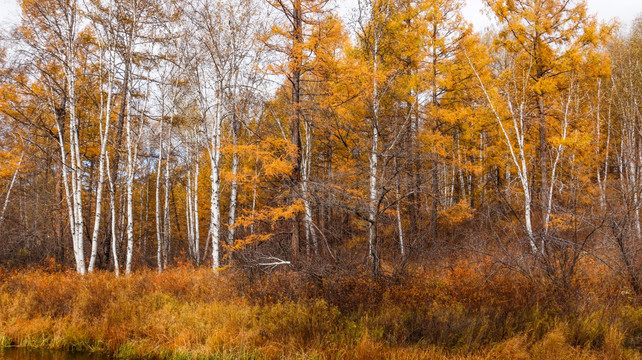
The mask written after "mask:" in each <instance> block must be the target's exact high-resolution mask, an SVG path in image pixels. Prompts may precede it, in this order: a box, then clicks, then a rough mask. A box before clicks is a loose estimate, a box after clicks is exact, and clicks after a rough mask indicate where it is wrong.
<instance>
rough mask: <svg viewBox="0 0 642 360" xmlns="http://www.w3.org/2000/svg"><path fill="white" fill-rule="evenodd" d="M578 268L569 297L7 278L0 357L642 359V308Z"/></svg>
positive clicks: (426, 276) (182, 275)
mask: <svg viewBox="0 0 642 360" xmlns="http://www.w3.org/2000/svg"><path fill="white" fill-rule="evenodd" d="M580 267H581V268H582V270H583V271H582V274H583V275H582V276H581V277H578V278H577V279H576V281H574V282H573V283H572V284H570V285H569V286H570V287H569V288H567V289H564V291H563V292H561V291H559V290H560V289H559V288H558V287H556V286H554V285H553V284H551V283H550V282H547V280H542V279H540V280H541V281H537V280H535V279H534V278H532V279H529V278H528V277H526V276H524V275H522V274H518V273H516V272H513V271H506V270H505V269H504V270H502V269H499V268H498V267H497V266H496V264H495V265H494V264H493V263H492V262H489V261H483V260H481V261H475V262H461V261H457V262H454V261H453V262H449V263H445V262H442V263H441V264H440V266H439V269H437V267H431V270H428V269H427V268H425V269H424V268H418V267H417V268H412V269H411V268H408V269H406V270H405V271H404V273H403V274H401V273H395V272H394V271H393V272H390V273H385V274H383V275H381V276H380V277H378V278H377V279H373V278H372V277H371V276H370V275H369V274H368V272H367V271H364V275H363V276H359V275H356V274H355V273H354V272H352V273H351V274H348V273H344V272H341V271H334V272H333V273H325V275H320V274H319V273H316V274H315V273H314V272H313V271H310V269H308V270H309V271H294V270H275V271H273V272H271V273H263V272H261V273H253V274H249V273H247V272H244V271H241V270H223V271H221V272H220V273H218V274H215V273H213V272H212V271H211V270H206V269H194V268H192V267H191V266H188V265H180V266H177V267H174V268H171V269H168V270H166V271H164V272H162V273H157V272H155V271H151V270H144V271H137V272H135V273H133V274H131V275H129V276H126V277H115V276H114V274H113V273H109V272H97V273H94V274H91V275H86V276H80V275H78V274H76V273H75V272H71V271H65V270H64V269H62V268H61V267H60V266H57V265H55V264H54V263H50V264H49V265H43V266H40V267H34V268H31V269H29V270H20V271H17V270H15V271H9V270H5V271H3V272H2V273H0V309H1V310H0V345H1V346H2V347H4V348H6V347H29V348H46V349H63V350H67V351H80V352H95V353H101V354H108V355H110V356H114V357H115V358H117V359H139V358H140V359H638V358H642V353H641V352H640V350H641V349H642V302H641V301H640V298H639V297H636V296H633V295H632V294H631V292H630V291H628V290H627V289H628V287H627V285H626V284H623V283H622V282H620V281H618V280H617V279H614V278H613V277H612V276H611V275H609V272H608V271H604V269H603V267H602V266H600V265H599V264H596V263H593V262H591V261H590V260H588V259H587V260H586V261H583V262H582V263H581V265H580ZM299 270H301V269H299ZM391 270H392V269H391ZM1 354H2V350H0V356H1Z"/></svg>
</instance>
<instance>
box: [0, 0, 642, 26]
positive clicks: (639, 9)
mask: <svg viewBox="0 0 642 360" xmlns="http://www.w3.org/2000/svg"><path fill="white" fill-rule="evenodd" d="M335 2H336V3H337V4H339V8H340V10H341V13H343V14H345V13H349V12H350V10H349V9H350V8H353V7H354V6H355V5H354V4H356V2H357V1H356V0H335ZM587 2H588V6H589V12H590V13H593V14H597V16H598V18H599V19H601V20H611V19H614V18H618V19H619V20H620V21H621V23H622V24H623V25H628V24H630V23H631V21H632V20H633V19H634V18H635V17H636V16H638V15H641V14H642V0H587ZM19 14H20V11H19V8H18V2H17V0H0V26H2V27H3V28H7V27H8V26H11V25H13V24H16V23H17V22H18V18H19ZM464 16H465V17H466V19H468V21H470V22H472V23H473V25H474V27H475V30H477V31H481V30H483V29H484V28H485V27H487V26H489V25H490V23H491V22H490V20H489V19H488V17H487V15H486V14H485V12H484V10H483V6H482V2H481V0H467V5H466V7H465V9H464Z"/></svg>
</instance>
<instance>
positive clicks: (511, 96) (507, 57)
mask: <svg viewBox="0 0 642 360" xmlns="http://www.w3.org/2000/svg"><path fill="white" fill-rule="evenodd" d="M485 2H486V5H487V6H488V9H489V10H490V12H491V14H493V15H494V16H495V18H496V22H495V25H496V26H497V29H498V30H497V31H491V32H488V33H485V34H477V33H475V32H473V31H472V27H471V26H470V25H469V24H468V23H466V21H465V19H463V18H462V15H461V8H462V6H463V2H462V1H447V0H362V1H359V6H358V8H357V9H356V10H355V12H354V13H353V14H352V15H351V17H350V20H349V21H344V20H342V19H341V18H340V17H339V16H338V15H337V13H336V12H335V11H334V10H333V8H332V4H328V3H327V1H324V0H289V1H281V0H269V1H264V2H261V1H258V0H233V1H216V0H197V1H187V2H177V1H164V0H92V1H87V2H79V1H77V0H38V1H34V0H23V1H22V2H21V6H22V22H21V24H20V25H19V26H18V27H17V28H15V29H13V31H12V32H11V34H7V36H6V37H5V39H4V41H3V43H2V45H3V51H2V72H1V73H0V76H1V78H2V82H1V83H0V85H1V87H0V92H1V93H2V97H1V98H0V114H1V117H0V138H1V143H0V161H1V162H2V165H1V166H0V190H1V191H0V195H1V196H2V198H1V199H0V200H1V201H0V206H1V208H0V211H1V213H0V239H1V241H2V246H1V247H0V264H2V265H5V266H20V265H23V264H26V263H34V262H40V261H43V260H44V259H46V258H50V257H52V258H54V259H55V261H56V262H58V263H60V264H65V265H68V264H69V265H70V264H74V265H75V268H76V270H77V271H78V272H80V273H84V272H85V271H89V272H92V271H94V270H95V269H98V268H100V269H113V270H115V271H116V272H117V273H118V272H119V271H125V272H127V273H129V272H131V271H135V269H136V268H141V267H153V268H157V269H158V270H159V271H162V270H163V269H164V268H165V267H167V266H169V265H171V264H174V263H176V262H179V261H190V262H193V264H194V265H196V266H199V265H207V266H210V267H213V268H214V269H219V268H221V267H222V266H224V265H226V264H232V265H234V266H240V267H242V268H244V269H249V271H255V270H258V269H260V270H271V269H274V268H277V267H290V268H293V269H304V270H306V271H308V272H311V273H312V274H316V275H315V276H323V275H324V274H326V273H327V272H328V271H331V270H333V269H334V270H337V269H342V270H345V271H367V272H368V273H370V274H371V275H372V276H375V277H377V276H379V275H380V274H381V273H390V272H393V271H396V272H399V271H402V270H403V269H405V268H407V267H408V266H410V265H412V266H414V265H430V264H434V263H435V262H437V261H438V260H439V259H456V258H460V257H469V256H471V254H476V256H479V257H486V258H487V259H490V260H491V261H495V262H497V263H498V264H502V266H505V267H507V268H510V269H514V270H518V271H520V272H521V273H523V274H525V275H528V276H529V277H531V278H533V279H543V280H542V281H548V282H550V283H551V284H553V285H554V287H555V288H558V289H566V288H568V287H569V286H571V285H572V284H573V282H574V279H575V278H576V275H577V271H576V270H577V269H578V263H579V262H581V261H582V259H585V258H590V259H592V261H597V262H598V263H600V264H602V265H604V266H605V267H606V268H608V269H609V271H611V272H612V274H613V275H614V276H617V277H619V278H621V279H622V280H625V281H626V282H627V283H628V285H629V286H630V287H631V289H632V290H633V291H635V292H636V293H639V292H642V284H641V283H640V281H642V280H641V279H640V275H642V273H641V271H642V262H641V261H640V254H639V251H640V250H641V249H642V246H641V245H642V226H641V224H640V202H641V201H642V199H641V195H642V194H641V191H642V168H641V166H642V146H641V143H640V142H641V140H642V133H641V132H640V130H641V124H640V117H641V113H640V111H641V109H642V83H641V81H642V80H641V79H642V62H641V60H642V21H641V20H640V19H638V20H637V21H635V22H634V23H633V24H631V25H630V26H629V27H624V28H623V30H616V29H615V28H614V27H613V26H612V25H608V24H599V23H598V22H597V21H596V20H595V18H594V17H593V16H592V15H590V14H588V13H587V9H586V5H585V3H583V2H577V1H559V0H511V1H508V0H486V1H485Z"/></svg>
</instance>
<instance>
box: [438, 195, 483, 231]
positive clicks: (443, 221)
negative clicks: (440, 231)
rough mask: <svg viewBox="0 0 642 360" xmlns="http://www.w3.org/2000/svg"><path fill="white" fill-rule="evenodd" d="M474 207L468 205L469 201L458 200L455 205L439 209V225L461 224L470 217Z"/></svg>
mask: <svg viewBox="0 0 642 360" xmlns="http://www.w3.org/2000/svg"><path fill="white" fill-rule="evenodd" d="M474 212H475V209H473V208H471V207H470V202H469V201H466V200H463V199H462V200H460V201H459V202H458V203H456V204H455V205H453V206H451V207H449V208H447V209H443V210H440V211H439V225H440V226H443V227H451V226H457V225H460V224H463V223H464V222H466V221H468V220H470V219H472V217H473V214H474Z"/></svg>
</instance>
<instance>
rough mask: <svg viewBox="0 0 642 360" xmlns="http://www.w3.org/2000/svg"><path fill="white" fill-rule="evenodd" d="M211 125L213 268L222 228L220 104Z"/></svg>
mask: <svg viewBox="0 0 642 360" xmlns="http://www.w3.org/2000/svg"><path fill="white" fill-rule="evenodd" d="M209 126H210V134H209V135H210V136H209V137H210V139H209V140H210V144H209V147H208V149H209V154H210V167H211V169H212V171H211V175H210V179H211V182H212V187H211V198H210V209H211V210H210V236H211V243H212V269H214V270H217V269H218V268H219V267H220V259H219V247H220V230H221V208H220V187H221V183H220V176H219V171H220V163H221V109H220V104H217V105H216V106H215V112H214V119H212V124H210V125H209Z"/></svg>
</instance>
